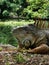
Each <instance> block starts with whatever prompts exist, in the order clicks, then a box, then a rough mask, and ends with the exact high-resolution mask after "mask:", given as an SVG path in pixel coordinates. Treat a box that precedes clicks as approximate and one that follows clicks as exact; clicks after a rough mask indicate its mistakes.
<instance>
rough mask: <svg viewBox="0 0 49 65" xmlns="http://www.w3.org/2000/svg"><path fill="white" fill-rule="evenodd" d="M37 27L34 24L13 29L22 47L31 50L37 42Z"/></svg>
mask: <svg viewBox="0 0 49 65" xmlns="http://www.w3.org/2000/svg"><path fill="white" fill-rule="evenodd" d="M36 30H37V29H36V27H35V26H34V25H33V24H30V25H26V26H20V27H16V28H15V29H13V35H14V36H15V38H16V39H18V41H19V46H20V47H25V48H29V47H31V46H32V45H33V44H34V42H35V38H36V37H35V36H36V35H35V33H36V32H37V31H36Z"/></svg>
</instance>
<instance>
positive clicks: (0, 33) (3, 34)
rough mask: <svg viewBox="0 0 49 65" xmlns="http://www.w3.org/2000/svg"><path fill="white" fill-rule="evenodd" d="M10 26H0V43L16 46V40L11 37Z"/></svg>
mask: <svg viewBox="0 0 49 65" xmlns="http://www.w3.org/2000/svg"><path fill="white" fill-rule="evenodd" d="M11 30H12V27H11V26H9V25H7V26H5V25H2V26H0V43H3V44H12V45H14V46H17V41H16V39H15V38H14V37H13V34H12V32H11Z"/></svg>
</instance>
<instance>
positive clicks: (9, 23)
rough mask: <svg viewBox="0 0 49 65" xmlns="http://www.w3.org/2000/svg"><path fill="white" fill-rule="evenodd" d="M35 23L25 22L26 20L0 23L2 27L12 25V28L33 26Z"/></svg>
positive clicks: (31, 21)
mask: <svg viewBox="0 0 49 65" xmlns="http://www.w3.org/2000/svg"><path fill="white" fill-rule="evenodd" d="M33 23H34V21H33V20H30V21H25V20H22V21H21V20H20V21H18V20H17V21H16V20H13V21H12V20H9V21H7V20H6V21H5V22H3V21H0V26H2V25H5V26H7V25H10V26H22V25H27V24H33Z"/></svg>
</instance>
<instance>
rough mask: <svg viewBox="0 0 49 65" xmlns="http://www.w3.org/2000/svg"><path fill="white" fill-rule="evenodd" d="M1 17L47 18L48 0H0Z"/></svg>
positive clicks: (48, 10) (48, 15) (48, 11)
mask: <svg viewBox="0 0 49 65" xmlns="http://www.w3.org/2000/svg"><path fill="white" fill-rule="evenodd" d="M0 10H1V13H0V15H1V17H5V16H9V15H10V14H11V12H12V13H13V15H17V16H24V17H28V18H33V17H41V18H46V17H49V14H48V13H49V0H1V1H0Z"/></svg>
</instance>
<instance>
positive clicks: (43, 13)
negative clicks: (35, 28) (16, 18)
mask: <svg viewBox="0 0 49 65" xmlns="http://www.w3.org/2000/svg"><path fill="white" fill-rule="evenodd" d="M27 3H28V6H27V8H24V10H23V15H24V16H26V17H28V18H33V17H39V18H46V17H47V16H48V12H49V10H48V9H47V8H48V7H47V6H49V1H48V0H27Z"/></svg>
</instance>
